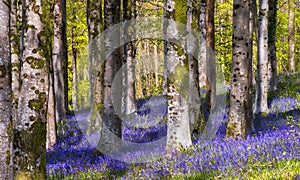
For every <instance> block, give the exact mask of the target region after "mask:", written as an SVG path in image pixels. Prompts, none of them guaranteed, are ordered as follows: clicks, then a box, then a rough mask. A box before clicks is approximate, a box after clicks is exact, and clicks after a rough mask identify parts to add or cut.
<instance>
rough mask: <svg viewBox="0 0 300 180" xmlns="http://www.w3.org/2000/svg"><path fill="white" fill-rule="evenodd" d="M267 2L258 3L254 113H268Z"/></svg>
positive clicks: (261, 0) (262, 0) (264, 0)
mask: <svg viewBox="0 0 300 180" xmlns="http://www.w3.org/2000/svg"><path fill="white" fill-rule="evenodd" d="M267 13H268V0H260V1H259V17H258V35H257V36H258V42H257V44H258V50H257V53H258V54H257V57H258V59H257V83H256V84H257V87H256V109H255V113H256V114H260V113H267V112H268V19H267Z"/></svg>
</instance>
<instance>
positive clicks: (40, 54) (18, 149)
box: [14, 0, 49, 179]
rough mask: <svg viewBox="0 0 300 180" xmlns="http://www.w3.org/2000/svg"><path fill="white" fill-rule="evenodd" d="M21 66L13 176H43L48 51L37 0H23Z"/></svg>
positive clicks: (44, 175)
mask: <svg viewBox="0 0 300 180" xmlns="http://www.w3.org/2000/svg"><path fill="white" fill-rule="evenodd" d="M25 7H26V10H27V11H26V25H25V27H26V28H25V33H24V52H23V66H22V67H21V80H22V85H21V90H20V99H19V106H18V120H17V122H16V124H15V131H14V163H15V176H16V179H46V122H47V119H46V117H47V105H48V84H49V80H48V71H49V70H48V65H47V60H46V57H45V55H46V54H48V53H47V51H48V47H47V42H46V40H47V36H46V34H45V31H44V22H42V20H45V17H43V16H42V8H43V5H42V3H41V1H40V0H35V1H26V6H25Z"/></svg>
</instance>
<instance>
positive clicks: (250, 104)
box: [247, 0, 257, 133]
mask: <svg viewBox="0 0 300 180" xmlns="http://www.w3.org/2000/svg"><path fill="white" fill-rule="evenodd" d="M256 16H257V12H256V0H250V17H249V46H248V48H249V64H248V74H249V78H248V84H249V88H248V90H249V91H248V93H249V94H248V103H247V128H248V129H250V131H251V133H254V132H255V129H254V124H253V98H252V96H253V83H252V81H253V71H252V67H253V41H254V38H253V37H254V32H256Z"/></svg>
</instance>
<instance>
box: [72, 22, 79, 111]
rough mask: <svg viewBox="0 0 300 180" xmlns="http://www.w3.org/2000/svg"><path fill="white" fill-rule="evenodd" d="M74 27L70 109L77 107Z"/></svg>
mask: <svg viewBox="0 0 300 180" xmlns="http://www.w3.org/2000/svg"><path fill="white" fill-rule="evenodd" d="M74 29H75V27H73V28H72V75H73V79H72V109H73V111H76V110H77V109H78V108H77V104H78V103H77V65H76V64H77V62H76V61H77V50H76V49H75V40H74V38H75V37H74Z"/></svg>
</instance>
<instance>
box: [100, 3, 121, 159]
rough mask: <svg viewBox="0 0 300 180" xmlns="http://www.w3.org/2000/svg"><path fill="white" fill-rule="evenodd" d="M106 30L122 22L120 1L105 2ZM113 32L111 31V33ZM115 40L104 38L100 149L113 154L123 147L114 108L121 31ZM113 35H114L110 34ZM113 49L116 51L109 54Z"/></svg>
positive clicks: (117, 33)
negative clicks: (114, 88)
mask: <svg viewBox="0 0 300 180" xmlns="http://www.w3.org/2000/svg"><path fill="white" fill-rule="evenodd" d="M104 6H105V8H104V30H107V29H109V28H111V27H112V26H113V25H115V24H117V23H119V22H120V0H114V1H112V0H104ZM110 32H111V31H110ZM111 33H115V34H114V37H115V38H114V39H111V37H109V36H104V46H105V51H104V52H105V62H104V100H103V118H102V119H103V127H102V130H101V139H100V144H99V149H100V150H101V152H102V153H104V154H106V153H111V152H113V151H114V150H117V149H118V148H119V147H120V145H121V136H122V128H121V127H122V126H121V119H120V118H119V116H118V115H117V114H116V110H115V109H114V106H113V99H114V100H116V99H117V98H115V97H113V95H114V94H113V89H112V83H113V79H114V77H115V75H116V73H117V71H118V70H119V69H118V68H120V64H121V63H120V62H118V61H121V57H120V54H121V53H120V49H115V48H114V46H117V47H120V31H119V30H116V31H114V32H111ZM110 35H112V34H110ZM112 49H114V51H113V52H112V53H110V54H107V53H108V52H110V51H111V50H112Z"/></svg>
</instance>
